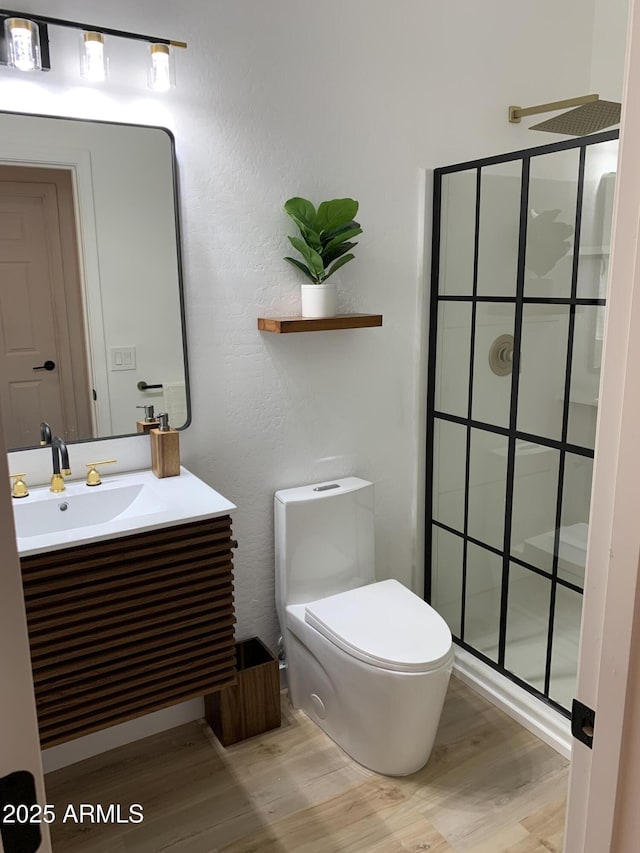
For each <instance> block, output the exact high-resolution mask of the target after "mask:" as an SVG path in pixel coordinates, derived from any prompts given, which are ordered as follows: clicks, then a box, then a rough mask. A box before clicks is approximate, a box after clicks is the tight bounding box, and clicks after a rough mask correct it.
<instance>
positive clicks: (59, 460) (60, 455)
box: [51, 435, 71, 492]
mask: <svg viewBox="0 0 640 853" xmlns="http://www.w3.org/2000/svg"><path fill="white" fill-rule="evenodd" d="M51 452H52V454H53V476H52V477H51V491H52V492H64V489H65V485H64V477H68V476H69V474H70V473H71V469H70V468H69V451H68V450H67V445H66V444H65V443H64V441H63V440H62V439H61V438H60V436H59V435H56V436H54V437H53V438H52V439H51ZM63 475H64V477H63Z"/></svg>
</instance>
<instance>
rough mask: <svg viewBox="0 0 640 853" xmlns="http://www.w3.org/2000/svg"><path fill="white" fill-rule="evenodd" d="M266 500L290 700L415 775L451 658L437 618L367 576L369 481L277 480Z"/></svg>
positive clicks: (346, 740)
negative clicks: (281, 484)
mask: <svg viewBox="0 0 640 853" xmlns="http://www.w3.org/2000/svg"><path fill="white" fill-rule="evenodd" d="M274 504H275V557H276V606H277V610H278V617H279V619H280V625H281V627H282V636H283V642H284V651H285V655H286V660H287V675H288V682H289V699H290V702H291V704H292V706H293V707H294V708H299V709H301V710H302V711H304V712H305V714H306V715H307V716H308V717H310V718H311V719H312V720H313V721H314V722H315V723H317V725H318V726H320V728H321V729H323V730H324V731H325V732H326V733H327V734H328V735H329V737H331V738H332V739H333V740H334V741H335V742H336V743H337V744H338V746H340V747H342V749H343V750H344V751H345V752H346V753H348V754H349V755H350V756H351V757H352V758H354V759H355V760H356V761H357V762H359V763H360V764H362V765H364V766H365V767H368V768H369V769H370V770H374V771H376V772H377V773H382V774H385V775H388V776H405V775H407V774H409V773H414V772H415V771H416V770H419V769H420V768H421V767H423V766H424V765H425V764H426V762H427V761H428V759H429V755H430V754H431V750H432V747H433V742H434V739H435V736H436V732H437V729H438V723H439V721H440V715H441V712H442V706H443V704H444V698H445V694H446V691H447V685H448V683H449V676H450V674H451V669H452V667H453V656H454V652H453V644H452V639H451V632H450V631H449V628H448V626H447V624H446V622H445V621H444V619H442V617H441V616H440V615H439V614H438V613H436V611H435V610H434V609H433V608H432V607H430V606H429V605H428V604H427V603H426V602H425V601H423V600H422V599H421V598H419V597H418V596H417V595H415V594H414V593H413V592H411V591H410V590H409V589H407V588H406V587H405V586H403V585H402V584H401V583H399V582H398V581H396V580H384V581H379V582H376V581H375V577H374V486H373V483H369V482H367V481H366V480H361V479H360V478H358V477H346V478H344V479H340V480H334V481H331V482H326V483H317V484H313V485H309V486H300V487H297V488H292V489H284V490H282V491H278V492H276V494H275V500H274Z"/></svg>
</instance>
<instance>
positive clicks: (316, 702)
mask: <svg viewBox="0 0 640 853" xmlns="http://www.w3.org/2000/svg"><path fill="white" fill-rule="evenodd" d="M311 704H312V705H313V710H314V711H315V712H316V714H317V716H318V717H319V718H320V719H321V720H324V719H325V717H326V716H327V712H326V709H325V707H324V702H323V701H322V699H321V698H320V697H319V696H318V695H317V694H316V693H312V694H311Z"/></svg>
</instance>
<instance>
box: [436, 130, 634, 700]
mask: <svg viewBox="0 0 640 853" xmlns="http://www.w3.org/2000/svg"><path fill="white" fill-rule="evenodd" d="M593 139H594V137H581V138H578V139H575V140H563V141H562V142H559V143H558V144H547V145H545V146H544V147H543V148H537V149H536V148H532V149H530V150H528V151H523V152H519V153H517V154H514V153H511V154H507V155H505V156H504V157H503V158H500V157H490V158H486V159H484V160H477V161H474V162H472V163H464V164H459V165H458V166H449V167H445V168H443V169H436V170H435V187H436V193H435V196H434V200H435V205H436V208H435V210H436V219H435V222H434V244H433V272H434V277H433V282H434V284H433V287H434V288H435V291H434V292H433V294H432V297H433V298H432V302H431V306H432V311H431V315H430V319H431V324H432V325H431V328H432V329H433V330H434V338H435V345H434V346H433V347H432V349H431V350H430V356H431V360H430V363H429V399H428V405H429V426H428V432H427V436H428V442H429V444H428V453H429V454H430V455H429V463H430V464H429V471H430V472H431V473H432V475H433V477H432V481H431V482H430V483H428V487H427V501H428V504H429V507H428V526H427V531H426V537H427V539H428V543H427V549H426V551H427V553H428V554H430V555H431V556H432V565H431V566H430V577H431V578H432V586H431V592H432V597H431V601H432V603H434V605H435V606H436V608H437V609H439V610H440V611H441V612H442V613H443V614H444V616H445V618H446V619H447V621H448V622H449V624H450V625H451V628H452V631H453V633H454V635H456V638H459V640H460V641H461V642H462V643H463V644H464V646H465V648H467V649H468V650H469V651H470V652H471V653H472V654H476V655H477V656H479V657H481V658H482V659H483V660H487V659H488V660H489V661H490V662H491V663H492V665H493V667H494V668H495V669H497V670H498V671H500V672H502V673H503V674H505V675H507V676H508V677H509V678H512V679H515V680H518V681H519V682H521V683H526V684H527V685H528V686H529V689H530V691H531V692H532V693H535V694H539V695H540V696H541V697H543V698H544V699H545V700H547V701H548V702H549V703H550V704H551V705H555V706H557V707H559V708H560V709H562V712H563V713H564V714H565V715H566V716H568V715H569V713H570V711H569V709H570V707H571V700H572V698H573V695H574V693H575V678H576V669H577V653H578V641H579V629H580V614H581V609H582V594H581V593H582V588H583V586H584V571H585V558H586V551H587V535H588V529H589V528H588V523H589V507H590V495H591V478H592V473H593V454H594V451H593V448H594V438H595V430H596V418H597V409H598V396H599V381H600V360H601V355H602V343H603V337H604V320H605V299H606V286H607V278H608V273H609V251H610V242H611V237H610V234H611V221H612V211H613V199H614V185H615V172H616V168H617V154H618V140H617V132H616V131H610V132H608V133H603V134H600V135H598V137H597V139H598V140H599V141H597V142H594V141H593ZM602 140H604V141H602ZM578 200H580V201H581V204H580V209H579V210H577V204H578ZM578 228H579V232H577V229H578ZM578 236H579V243H578V239H577V238H578ZM474 265H475V269H474ZM474 275H475V281H474ZM436 329H437V331H436ZM514 351H515V352H514ZM513 355H515V358H516V360H517V362H518V372H517V373H514V372H513V370H512V366H513V364H512V356H513ZM507 567H508V568H507ZM504 571H508V573H509V574H508V577H503V572H504ZM503 594H504V596H503ZM461 622H462V624H461Z"/></svg>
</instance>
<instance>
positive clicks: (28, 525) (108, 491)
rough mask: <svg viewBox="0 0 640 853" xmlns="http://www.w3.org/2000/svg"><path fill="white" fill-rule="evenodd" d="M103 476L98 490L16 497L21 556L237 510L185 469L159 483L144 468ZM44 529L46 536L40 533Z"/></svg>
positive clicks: (71, 485) (81, 487)
mask: <svg viewBox="0 0 640 853" xmlns="http://www.w3.org/2000/svg"><path fill="white" fill-rule="evenodd" d="M103 476H104V479H103V481H102V484H101V485H100V486H93V487H92V486H87V485H86V483H85V482H84V481H82V482H79V481H75V482H67V484H66V489H65V491H64V492H60V493H56V494H54V493H53V492H51V491H50V490H49V487H48V486H39V487H37V488H34V489H31V490H30V492H29V495H28V497H26V498H19V499H15V498H14V499H13V508H14V518H15V520H16V530H17V533H22V534H23V535H17V536H16V541H17V544H18V553H19V554H20V556H21V557H26V556H29V555H30V554H40V553H44V552H46V551H57V550H60V549H61V548H70V547H73V546H75V545H81V544H83V543H85V542H99V541H100V540H103V539H113V538H114V537H120V536H127V535H130V534H133V533H142V532H144V531H145V530H156V529H158V528H161V527H167V526H170V525H176V524H187V523H189V522H192V521H200V520H202V519H205V518H216V517H217V516H221V515H227V514H228V513H230V512H231V511H232V510H234V509H236V507H235V505H234V504H232V503H231V502H230V501H228V500H227V499H226V498H225V497H223V496H222V495H221V494H219V493H218V492H216V491H215V489H212V488H211V487H210V486H207V484H206V483H204V482H203V481H202V480H200V479H198V477H196V476H195V475H194V474H192V473H191V472H190V471H188V470H187V469H186V468H181V469H180V476H177V477H164V478H163V479H158V478H157V477H156V476H155V475H154V474H153V473H152V472H151V471H148V470H145V471H131V472H127V473H121V474H111V475H110V474H109V473H107V472H105V473H104V474H103ZM64 504H66V507H65V506H63V505H64ZM58 525H60V527H58ZM42 529H44V530H46V532H42V533H40V532H39V531H40V530H42ZM31 531H34V532H33V534H31ZM24 534H26V535H24Z"/></svg>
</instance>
